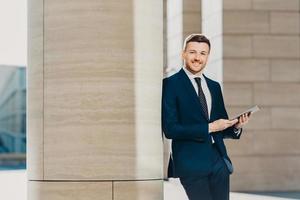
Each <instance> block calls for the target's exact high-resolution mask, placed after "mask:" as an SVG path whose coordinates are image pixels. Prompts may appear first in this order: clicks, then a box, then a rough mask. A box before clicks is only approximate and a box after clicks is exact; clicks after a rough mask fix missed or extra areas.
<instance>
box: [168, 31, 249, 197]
mask: <svg viewBox="0 0 300 200" xmlns="http://www.w3.org/2000/svg"><path fill="white" fill-rule="evenodd" d="M209 53H210V41H209V40H208V39H207V38H206V37H205V36H204V35H201V34H192V35H190V36H188V37H187V38H186V39H185V42H184V47H183V52H182V58H183V60H184V67H183V68H182V69H181V70H180V71H179V72H177V73H176V74H174V75H172V76H170V77H168V78H165V79H164V80H163V97H162V129H163V132H164V134H165V136H166V137H167V138H168V139H172V155H171V159H170V162H169V177H179V178H180V182H181V184H182V185H183V187H184V189H185V191H186V194H187V196H188V197H189V199H190V200H200V199H201V200H227V199H229V175H230V174H231V173H232V171H233V167H232V164H231V161H230V159H229V157H228V155H227V152H226V147H225V145H224V141H223V139H224V138H232V139H239V138H240V136H241V133H242V126H243V125H245V124H246V123H247V122H248V120H249V116H247V115H243V116H240V117H239V118H238V119H234V120H228V115H227V112H226V109H225V105H224V101H223V96H222V91H221V87H220V85H219V83H218V82H216V81H213V80H211V79H209V78H207V77H206V76H205V75H204V74H203V73H202V72H203V69H204V67H205V65H206V63H207V59H208V56H209Z"/></svg>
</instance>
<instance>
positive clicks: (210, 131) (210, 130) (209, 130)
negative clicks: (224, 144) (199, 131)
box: [208, 123, 215, 133]
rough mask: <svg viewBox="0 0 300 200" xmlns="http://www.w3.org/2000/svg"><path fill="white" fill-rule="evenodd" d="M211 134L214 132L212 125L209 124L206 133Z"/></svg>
mask: <svg viewBox="0 0 300 200" xmlns="http://www.w3.org/2000/svg"><path fill="white" fill-rule="evenodd" d="M212 132H215V129H214V124H213V123H209V124H208V133H212Z"/></svg>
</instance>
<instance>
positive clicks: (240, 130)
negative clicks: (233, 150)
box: [233, 128, 242, 136]
mask: <svg viewBox="0 0 300 200" xmlns="http://www.w3.org/2000/svg"><path fill="white" fill-rule="evenodd" d="M233 132H234V133H235V134H236V136H239V135H240V134H241V132H242V128H233Z"/></svg>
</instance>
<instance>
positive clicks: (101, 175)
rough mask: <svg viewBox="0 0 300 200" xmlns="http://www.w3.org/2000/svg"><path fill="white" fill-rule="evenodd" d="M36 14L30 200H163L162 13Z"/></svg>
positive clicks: (76, 4)
mask: <svg viewBox="0 0 300 200" xmlns="http://www.w3.org/2000/svg"><path fill="white" fill-rule="evenodd" d="M28 14H29V16H28V21H29V22H28V23H29V25H28V26H29V28H28V30H29V33H28V46H29V53H28V130H27V133H28V156H27V158H28V163H27V168H28V183H29V184H28V194H29V198H28V199H29V200H40V199H43V200H52V199H53V200H54V199H55V200H60V199H63V200H68V199H74V196H76V197H77V199H84V200H94V199H103V200H107V199H113V200H123V199H124V200H125V199H126V200H127V199H128V200H132V199H133V200H134V199H143V200H148V199H149V200H159V199H163V189H162V188H163V187H162V174H163V173H162V172H163V170H162V169H163V164H162V163H163V151H162V149H163V145H162V135H161V125H160V121H161V117H160V114H161V108H160V105H161V79H162V77H163V23H162V22H163V3H162V2H161V1H159V0H154V1H144V0H131V1H97V0H89V1H84V0H67V1H63V2H62V1H59V0H44V1H39V0H29V3H28Z"/></svg>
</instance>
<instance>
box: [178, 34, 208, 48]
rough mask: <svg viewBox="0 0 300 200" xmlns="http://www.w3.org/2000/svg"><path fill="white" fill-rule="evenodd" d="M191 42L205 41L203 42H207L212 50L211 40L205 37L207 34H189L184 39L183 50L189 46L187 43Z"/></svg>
mask: <svg viewBox="0 0 300 200" xmlns="http://www.w3.org/2000/svg"><path fill="white" fill-rule="evenodd" d="M189 42H199V43H200V42H203V43H206V44H207V45H208V47H209V50H210V41H209V39H208V38H207V37H205V35H202V34H200V33H193V34H191V35H189V36H187V37H186V38H185V40H184V43H183V51H185V50H186V47H187V44H188V43H189Z"/></svg>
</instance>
